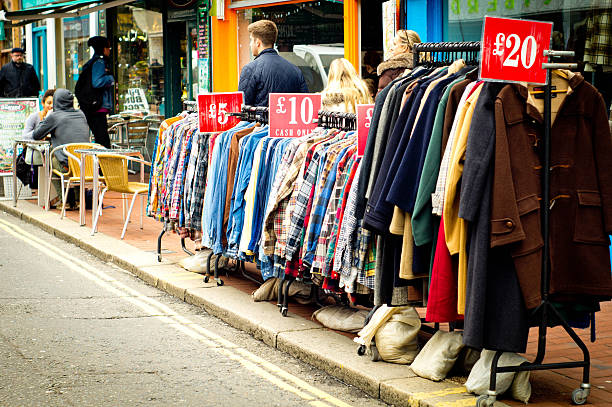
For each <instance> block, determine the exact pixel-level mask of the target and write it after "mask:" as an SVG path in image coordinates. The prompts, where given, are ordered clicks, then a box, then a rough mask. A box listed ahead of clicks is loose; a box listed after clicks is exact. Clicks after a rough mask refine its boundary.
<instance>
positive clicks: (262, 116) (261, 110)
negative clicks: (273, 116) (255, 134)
mask: <svg viewBox="0 0 612 407" xmlns="http://www.w3.org/2000/svg"><path fill="white" fill-rule="evenodd" d="M269 112H270V110H269V108H268V107H267V106H249V105H246V106H242V109H240V112H230V113H227V115H228V116H234V117H238V118H240V120H246V121H248V122H257V123H262V124H268V118H269Z"/></svg>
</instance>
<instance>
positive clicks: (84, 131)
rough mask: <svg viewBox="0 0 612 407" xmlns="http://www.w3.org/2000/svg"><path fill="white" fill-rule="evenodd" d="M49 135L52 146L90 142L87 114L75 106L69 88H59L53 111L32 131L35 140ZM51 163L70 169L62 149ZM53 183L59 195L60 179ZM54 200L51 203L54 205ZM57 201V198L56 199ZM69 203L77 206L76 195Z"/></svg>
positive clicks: (60, 168) (62, 168) (61, 169)
mask: <svg viewBox="0 0 612 407" xmlns="http://www.w3.org/2000/svg"><path fill="white" fill-rule="evenodd" d="M47 135H49V136H51V148H52V149H54V148H55V147H58V146H62V145H64V144H69V143H89V126H88V125H87V119H86V118H85V114H84V113H83V112H82V111H81V110H78V109H75V108H74V95H73V94H72V92H70V91H69V90H68V89H57V90H56V91H55V94H54V95H53V112H52V113H49V114H48V115H47V117H45V118H44V120H43V121H41V122H40V123H38V126H36V128H35V129H34V131H33V132H32V138H33V139H34V140H42V139H43V138H45V137H46V136H47ZM51 165H52V167H53V169H54V170H58V171H61V172H67V171H68V157H66V155H65V154H64V152H63V151H62V150H61V149H60V150H58V151H56V152H55V154H54V156H53V157H51ZM53 185H54V186H55V190H56V191H57V193H58V195H59V194H61V191H62V187H61V185H60V181H59V180H54V181H53ZM53 203H54V202H52V203H51V204H52V205H53ZM55 203H57V199H56V200H55ZM68 203H69V204H70V206H71V207H72V208H75V207H76V205H75V200H74V195H73V196H72V197H71V199H68Z"/></svg>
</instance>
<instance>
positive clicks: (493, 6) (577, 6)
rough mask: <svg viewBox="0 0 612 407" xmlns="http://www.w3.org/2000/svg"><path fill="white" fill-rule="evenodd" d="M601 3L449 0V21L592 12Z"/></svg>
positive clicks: (580, 0) (552, 0) (536, 0)
mask: <svg viewBox="0 0 612 407" xmlns="http://www.w3.org/2000/svg"><path fill="white" fill-rule="evenodd" d="M597 3H602V4H603V2H601V1H594V2H591V1H584V0H449V2H448V21H449V22H452V23H459V22H467V21H475V20H482V18H483V17H484V16H485V15H489V16H496V17H519V16H524V15H535V14H548V13H557V12H560V11H563V12H564V13H568V12H570V11H580V10H585V11H586V10H592V9H593V8H596V7H597ZM603 7H605V6H603Z"/></svg>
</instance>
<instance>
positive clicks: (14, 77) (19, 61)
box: [0, 48, 40, 98]
mask: <svg viewBox="0 0 612 407" xmlns="http://www.w3.org/2000/svg"><path fill="white" fill-rule="evenodd" d="M23 55H24V51H23V48H13V49H12V50H11V62H9V63H8V64H6V65H4V66H3V67H2V68H1V69H0V97H5V98H20V97H38V92H39V91H40V81H39V80H38V76H36V71H35V70H34V67H33V66H32V65H30V64H28V63H26V62H24V60H23Z"/></svg>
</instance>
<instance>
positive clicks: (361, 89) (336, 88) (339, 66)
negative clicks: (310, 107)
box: [321, 58, 372, 113]
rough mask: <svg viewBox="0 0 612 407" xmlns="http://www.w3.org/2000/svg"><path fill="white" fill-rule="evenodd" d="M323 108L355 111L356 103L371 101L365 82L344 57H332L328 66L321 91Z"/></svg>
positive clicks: (336, 110) (337, 110)
mask: <svg viewBox="0 0 612 407" xmlns="http://www.w3.org/2000/svg"><path fill="white" fill-rule="evenodd" d="M321 103H322V105H323V110H331V111H335V112H349V113H355V112H356V111H357V104H361V103H372V97H371V96H370V92H369V91H368V87H367V86H366V84H365V82H364V81H363V80H362V79H361V78H360V77H359V75H357V71H355V67H353V65H352V64H351V63H350V62H349V61H348V60H347V59H345V58H338V59H334V60H333V61H332V63H331V65H330V66H329V75H328V79H327V86H326V87H325V89H323V92H321Z"/></svg>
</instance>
